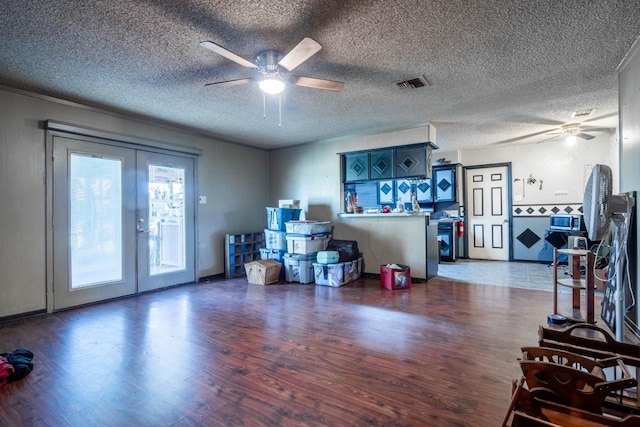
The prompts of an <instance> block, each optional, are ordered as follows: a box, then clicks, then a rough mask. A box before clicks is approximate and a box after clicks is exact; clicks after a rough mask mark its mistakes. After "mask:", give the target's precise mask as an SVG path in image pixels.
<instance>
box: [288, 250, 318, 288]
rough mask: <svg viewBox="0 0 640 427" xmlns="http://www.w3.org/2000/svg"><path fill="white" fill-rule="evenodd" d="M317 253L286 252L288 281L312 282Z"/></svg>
mask: <svg viewBox="0 0 640 427" xmlns="http://www.w3.org/2000/svg"><path fill="white" fill-rule="evenodd" d="M315 259H316V254H315V252H314V253H311V254H306V255H302V254H284V271H285V280H286V281H287V282H300V283H302V284H305V283H312V282H313V280H314V271H313V263H314V261H315Z"/></svg>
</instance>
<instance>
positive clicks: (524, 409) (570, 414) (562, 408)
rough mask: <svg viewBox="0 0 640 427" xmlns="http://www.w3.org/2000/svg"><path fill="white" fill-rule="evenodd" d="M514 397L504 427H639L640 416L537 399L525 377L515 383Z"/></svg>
mask: <svg viewBox="0 0 640 427" xmlns="http://www.w3.org/2000/svg"><path fill="white" fill-rule="evenodd" d="M513 386H514V387H513V388H514V389H513V395H512V398H511V403H510V405H509V409H508V410H507V415H506V416H505V418H504V420H503V422H502V427H508V426H511V427H596V426H610V427H635V426H638V425H640V416H638V415H629V414H623V415H621V416H611V415H602V414H596V413H593V412H590V411H585V410H582V409H578V408H574V407H571V406H567V405H563V404H560V403H556V402H551V401H548V400H544V399H540V398H536V397H534V396H533V394H532V393H531V392H530V390H528V389H527V388H526V387H525V378H521V379H520V380H519V381H517V382H514V384H513Z"/></svg>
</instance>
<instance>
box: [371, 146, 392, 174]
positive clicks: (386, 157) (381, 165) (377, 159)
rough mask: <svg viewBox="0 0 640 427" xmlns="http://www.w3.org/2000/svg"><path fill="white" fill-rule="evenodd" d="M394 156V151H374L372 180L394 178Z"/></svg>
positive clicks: (372, 154) (372, 156) (372, 155)
mask: <svg viewBox="0 0 640 427" xmlns="http://www.w3.org/2000/svg"><path fill="white" fill-rule="evenodd" d="M393 166H394V156H393V150H382V151H374V152H372V153H371V164H370V167H371V170H370V173H369V175H370V178H371V179H389V178H393V176H394V174H393Z"/></svg>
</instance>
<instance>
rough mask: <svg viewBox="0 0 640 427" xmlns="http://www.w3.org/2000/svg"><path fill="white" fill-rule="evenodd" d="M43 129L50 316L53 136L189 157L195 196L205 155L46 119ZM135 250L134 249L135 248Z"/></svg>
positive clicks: (195, 213)
mask: <svg viewBox="0 0 640 427" xmlns="http://www.w3.org/2000/svg"><path fill="white" fill-rule="evenodd" d="M44 128H45V130H46V139H45V159H46V167H45V176H44V181H45V182H44V184H45V187H46V211H45V235H46V272H45V274H46V283H45V291H46V292H45V295H44V297H45V304H46V308H47V312H48V313H51V312H53V310H54V299H53V282H54V268H55V265H54V259H53V258H54V257H53V253H54V252H53V251H54V239H53V139H54V136H61V137H64V138H76V139H82V140H85V141H88V142H100V143H103V144H109V145H113V146H118V147H123V148H132V149H136V150H140V149H143V150H146V151H153V152H156V153H164V154H169V155H176V156H181V157H190V158H192V159H193V161H194V181H193V193H194V196H195V194H197V188H198V180H197V176H198V173H197V167H198V162H197V157H198V156H199V155H201V154H202V150H201V149H198V148H191V147H185V146H178V145H173V144H169V143H165V142H159V141H150V140H145V139H142V138H138V137H130V136H126V135H122V134H114V133H111V132H108V131H102V130H98V129H92V128H85V127H82V126H77V125H73V124H68V123H62V122H57V121H54V120H47V121H45V122H44ZM195 199H196V197H194V206H193V210H192V212H193V223H194V229H193V242H194V251H195V255H194V257H193V262H194V267H193V271H194V280H197V279H198V277H197V274H198V270H197V259H198V250H199V249H198V245H197V244H195V242H197V241H198V210H197V206H196V205H195V203H196V201H195ZM134 249H135V248H134Z"/></svg>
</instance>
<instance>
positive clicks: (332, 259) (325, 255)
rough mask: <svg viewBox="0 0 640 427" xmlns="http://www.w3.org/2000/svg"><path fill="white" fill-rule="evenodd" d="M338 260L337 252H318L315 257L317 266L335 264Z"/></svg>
mask: <svg viewBox="0 0 640 427" xmlns="http://www.w3.org/2000/svg"><path fill="white" fill-rule="evenodd" d="M339 260H340V254H339V253H338V251H319V252H318V256H317V262H318V264H336V263H338V261H339Z"/></svg>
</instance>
